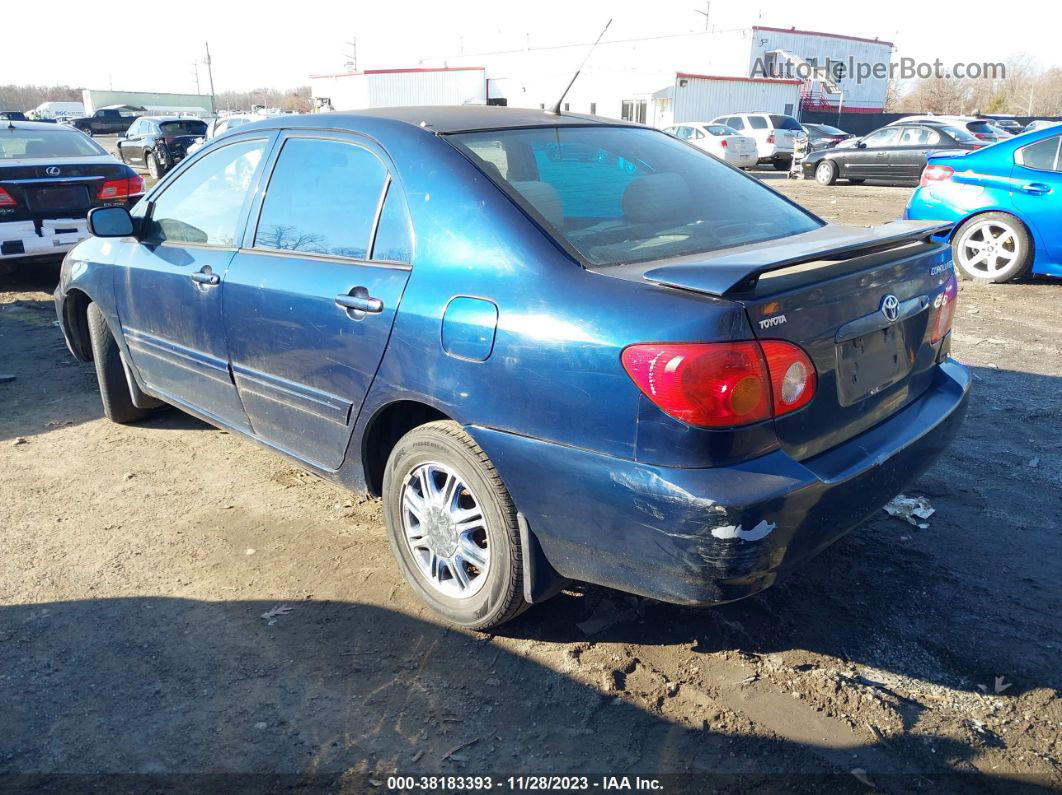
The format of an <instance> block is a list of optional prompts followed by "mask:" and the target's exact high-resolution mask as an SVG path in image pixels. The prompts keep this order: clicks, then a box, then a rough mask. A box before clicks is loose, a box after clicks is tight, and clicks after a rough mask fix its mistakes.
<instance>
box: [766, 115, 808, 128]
mask: <svg viewBox="0 0 1062 795" xmlns="http://www.w3.org/2000/svg"><path fill="white" fill-rule="evenodd" d="M770 119H771V125H772V126H773V127H774V129H776V130H797V131H803V129H804V128H803V127H801V126H800V122H798V121H797V120H796V119H794V118H793V117H792V116H780V115H778V114H776V113H772V114H771V116H770Z"/></svg>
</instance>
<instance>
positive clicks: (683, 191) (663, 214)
mask: <svg viewBox="0 0 1062 795" xmlns="http://www.w3.org/2000/svg"><path fill="white" fill-rule="evenodd" d="M691 198H692V196H691V194H690V188H689V186H688V185H687V184H686V180H684V179H683V178H682V177H681V176H680V175H678V174H676V173H674V172H670V171H668V172H664V173H661V174H647V175H646V176H644V177H638V178H637V179H635V180H633V181H632V182H631V184H630V185H628V186H627V190H625V191H624V192H623V214H624V215H625V216H626V217H627V218H628V219H629V220H631V221H634V222H635V223H649V222H652V221H659V220H662V219H664V218H669V217H670V218H674V217H676V216H678V217H682V216H683V215H684V212H683V211H688V210H689V206H690V200H691Z"/></svg>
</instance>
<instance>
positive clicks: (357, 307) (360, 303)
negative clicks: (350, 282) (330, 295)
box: [336, 287, 384, 315]
mask: <svg viewBox="0 0 1062 795" xmlns="http://www.w3.org/2000/svg"><path fill="white" fill-rule="evenodd" d="M336 306H340V307H343V308H344V309H352V310H354V312H356V313H357V312H364V313H367V314H370V315H378V314H380V313H381V312H383V308H384V305H383V301H381V300H380V299H379V298H373V297H372V296H371V295H369V291H368V290H366V289H365V288H364V287H355V288H354V289H353V290H351V291H350V292H349V293H341V294H340V295H337V296H336Z"/></svg>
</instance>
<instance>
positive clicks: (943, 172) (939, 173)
mask: <svg viewBox="0 0 1062 795" xmlns="http://www.w3.org/2000/svg"><path fill="white" fill-rule="evenodd" d="M954 174H955V169H954V168H951V167H950V166H926V167H925V168H924V169H922V179H921V180H919V182H918V187H920V188H924V187H926V186H927V185H929V183H931V182H945V181H947V180H949V179H951V178H952V175H954Z"/></svg>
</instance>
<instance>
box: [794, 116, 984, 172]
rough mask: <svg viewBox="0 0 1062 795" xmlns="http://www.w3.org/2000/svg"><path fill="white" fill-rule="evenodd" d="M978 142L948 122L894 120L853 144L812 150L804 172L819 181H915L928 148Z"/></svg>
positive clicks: (959, 146) (966, 147) (977, 144)
mask: <svg viewBox="0 0 1062 795" xmlns="http://www.w3.org/2000/svg"><path fill="white" fill-rule="evenodd" d="M982 146H984V144H983V143H982V142H981V141H978V140H977V139H976V138H975V137H974V136H973V135H972V134H971V133H969V132H968V131H967V130H964V129H963V128H961V127H957V126H954V125H951V124H947V123H941V122H920V123H917V124H894V125H890V126H888V127H882V128H881V129H879V130H875V131H874V132H872V133H870V134H869V135H865V136H863V137H862V138H860V139H859V141H858V142H857V143H856V144H855V145H854V146H845V147H842V148H840V149H838V148H832V149H825V150H821V151H818V152H812V153H811V154H810V155H808V157H807V159H806V160H805V161H804V176H805V177H807V178H809V179H810V178H812V177H814V178H815V181H816V182H818V183H819V184H820V185H832V184H833V183H834V182H836V181H837V180H838V179H846V180H848V181H849V182H852V183H855V184H859V183H861V182H864V181H866V180H868V179H874V180H884V181H887V182H907V183H911V184H917V183H918V179H919V177H920V176H921V175H922V169H923V168H925V166H926V155H927V154H928V153H929V152H939V151H941V150H971V149H980V148H981V147H982Z"/></svg>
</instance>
